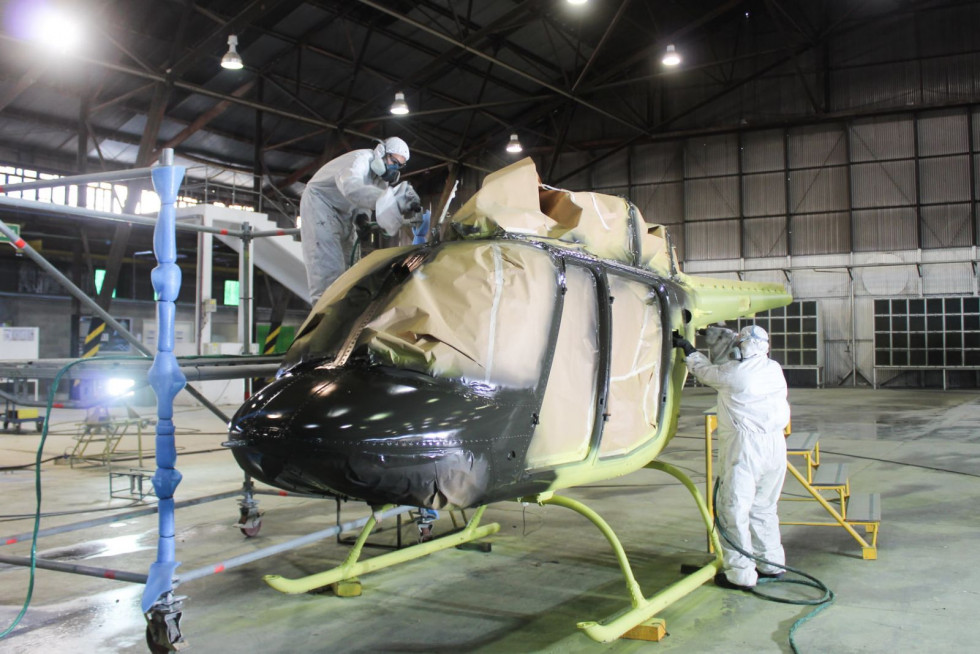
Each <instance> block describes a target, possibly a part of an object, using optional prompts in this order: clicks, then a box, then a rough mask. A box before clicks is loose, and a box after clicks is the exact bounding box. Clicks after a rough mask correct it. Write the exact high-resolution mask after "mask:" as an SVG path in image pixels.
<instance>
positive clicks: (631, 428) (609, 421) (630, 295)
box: [597, 268, 668, 460]
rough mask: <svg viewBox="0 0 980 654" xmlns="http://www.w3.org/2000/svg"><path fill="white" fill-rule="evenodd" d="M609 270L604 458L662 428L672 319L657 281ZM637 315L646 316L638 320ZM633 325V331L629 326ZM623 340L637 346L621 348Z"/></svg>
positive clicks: (601, 439) (601, 440)
mask: <svg viewBox="0 0 980 654" xmlns="http://www.w3.org/2000/svg"><path fill="white" fill-rule="evenodd" d="M605 272H606V280H607V281H606V283H607V288H608V291H609V298H610V301H609V319H610V328H609V341H608V345H607V347H608V349H609V352H610V354H611V357H610V359H609V363H608V366H609V368H608V386H607V392H606V398H605V403H604V406H605V412H606V420H605V421H604V422H603V425H602V433H601V434H600V437H599V442H598V444H597V456H598V458H599V459H600V460H606V459H610V458H614V457H617V456H624V455H627V454H629V453H630V452H632V451H634V450H635V449H636V448H638V447H640V446H641V445H643V444H644V443H645V442H646V441H647V440H648V438H649V437H650V436H651V435H652V434H655V433H656V432H657V430H658V428H659V422H660V419H661V413H662V409H663V406H662V405H663V402H662V395H663V389H664V388H665V384H666V380H665V377H664V374H665V370H666V363H667V360H666V358H665V356H664V350H663V339H664V325H665V324H668V323H667V317H666V315H665V304H664V302H663V299H662V298H661V297H660V293H659V292H658V290H657V282H656V281H655V280H651V279H648V278H643V277H639V276H636V275H631V274H624V272H625V271H624V272H620V271H617V270H615V269H608V268H607V269H606V271H605ZM623 291H626V292H623ZM624 305H631V306H624ZM637 317H641V318H642V319H641V320H639V321H637V320H636V318H637ZM637 326H638V327H639V329H638V330H637V329H635V328H636V327H637ZM630 329H633V332H632V334H631V333H630V332H629V331H625V330H630ZM624 339H625V340H626V344H627V345H632V347H621V346H622V345H623V340H624ZM634 343H635V345H633V344H634ZM637 405H639V406H641V407H642V409H643V412H642V414H638V413H637V412H636V410H635V407H636V406H637ZM638 417H639V419H637V418H638Z"/></svg>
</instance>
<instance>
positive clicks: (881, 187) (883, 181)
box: [851, 160, 915, 208]
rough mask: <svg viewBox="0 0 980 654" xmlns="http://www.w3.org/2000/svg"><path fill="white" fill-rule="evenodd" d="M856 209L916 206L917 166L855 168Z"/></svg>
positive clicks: (894, 163) (853, 195)
mask: <svg viewBox="0 0 980 654" xmlns="http://www.w3.org/2000/svg"><path fill="white" fill-rule="evenodd" d="M851 198H852V200H851V201H852V202H853V205H854V207H855V208H866V207H894V206H899V205H914V204H915V162H914V161H911V160H910V161H886V162H883V163H865V164H854V165H853V166H851Z"/></svg>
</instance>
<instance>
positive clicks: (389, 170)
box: [381, 164, 402, 184]
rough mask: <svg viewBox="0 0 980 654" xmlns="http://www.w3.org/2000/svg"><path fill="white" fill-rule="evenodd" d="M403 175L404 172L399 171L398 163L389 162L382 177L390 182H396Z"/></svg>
mask: <svg viewBox="0 0 980 654" xmlns="http://www.w3.org/2000/svg"><path fill="white" fill-rule="evenodd" d="M401 176H402V174H401V173H400V172H399V167H398V164H388V165H387V166H385V171H384V172H383V173H381V179H383V180H384V181H386V182H388V183H389V184H395V183H396V182H398V178H399V177H401Z"/></svg>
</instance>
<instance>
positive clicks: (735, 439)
mask: <svg viewBox="0 0 980 654" xmlns="http://www.w3.org/2000/svg"><path fill="white" fill-rule="evenodd" d="M738 342H739V350H740V351H741V355H742V360H741V361H728V362H725V363H723V364H721V365H713V364H712V363H710V362H709V361H708V358H707V357H706V356H705V355H703V354H701V353H700V352H694V353H693V354H690V355H688V357H687V368H688V370H690V371H691V374H693V375H694V376H695V377H696V378H697V380H698V381H700V382H701V383H703V384H705V385H707V386H711V387H712V388H714V389H715V390H717V391H718V437H719V446H718V465H719V469H720V470H719V484H720V485H719V488H718V503H717V506H716V507H715V508H716V510H717V511H718V515H719V516H720V518H721V524H722V526H723V527H724V528H725V530H726V531H727V532H728V534H729V536H731V538H732V540H733V541H734V542H735V543H737V544H738V546H739V547H741V548H742V549H743V550H745V551H746V552H751V553H752V554H754V555H755V556H758V557H761V558H763V559H766V560H767V561H772V562H773V563H777V564H783V563H785V562H786V556H785V554H784V552H783V546H782V544H781V542H780V535H779V517H778V516H777V515H776V503H777V501H778V500H779V494H780V492H781V491H782V488H783V479H784V477H785V476H786V437H785V435H784V433H783V429H784V428H785V427H786V425H787V424H788V423H789V418H790V413H789V403H788V402H787V399H786V378H785V377H784V376H783V371H782V368H781V367H780V366H779V364H778V363H777V362H775V361H773V360H772V359H770V358H769V357H768V352H769V337H768V335H767V334H766V332H765V330H763V329H762V328H761V327H758V326H755V325H750V326H749V327H746V328H744V329H742V331H741V332H739V341H738ZM722 553H723V555H724V562H725V576H726V577H727V578H728V581H730V582H731V583H733V584H737V585H739V586H747V587H752V586H755V585H756V582H757V581H758V575H757V573H756V564H755V562H754V561H752V560H751V559H749V558H747V557H745V556H742V555H741V554H739V553H738V552H736V551H735V550H733V549H731V548H730V547H728V544H727V543H726V542H725V541H724V539H722ZM758 569H759V572H762V573H766V574H779V573H781V572H783V569H782V568H779V567H775V566H770V565H765V564H762V563H760V564H759V566H758Z"/></svg>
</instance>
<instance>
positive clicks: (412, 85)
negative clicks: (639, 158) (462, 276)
mask: <svg viewBox="0 0 980 654" xmlns="http://www.w3.org/2000/svg"><path fill="white" fill-rule="evenodd" d="M40 4H43V3H39V2H28V1H27V0H8V1H7V2H6V3H5V5H4V30H3V34H2V46H3V47H2V51H0V154H3V155H4V156H2V157H0V158H2V159H4V160H7V161H10V160H11V159H14V160H16V161H23V162H27V163H32V164H33V165H35V166H38V167H47V168H51V167H52V166H54V167H56V168H58V169H60V170H63V171H64V172H74V171H77V170H81V169H87V170H89V171H93V170H100V169H112V168H119V167H127V166H133V165H142V164H144V163H146V162H148V161H152V160H153V159H155V154H156V153H158V152H159V150H160V149H161V148H164V147H173V148H175V149H176V150H177V152H178V154H179V155H180V156H181V157H183V158H184V159H186V160H187V161H190V162H195V163H198V164H200V163H206V164H209V165H214V166H216V167H217V168H220V169H221V171H222V172H220V173H218V174H217V175H216V179H217V180H218V181H223V182H225V183H234V184H239V185H244V186H247V187H251V186H252V185H253V183H254V180H256V179H260V180H261V184H262V187H263V189H264V190H265V192H266V193H269V192H285V193H286V194H287V195H293V196H295V195H296V194H297V193H298V190H299V188H301V187H300V186H298V183H300V182H303V181H305V180H306V179H308V177H309V175H311V174H312V173H313V172H315V170H316V169H317V168H318V167H319V166H320V165H321V164H322V163H324V162H325V161H327V160H329V159H330V158H332V157H334V156H337V155H338V154H340V153H342V152H344V151H347V150H349V149H353V148H359V147H368V146H370V144H371V142H370V139H372V138H382V137H384V136H388V135H399V136H402V137H403V138H405V139H406V141H408V143H409V145H410V146H411V148H412V151H413V160H412V164H411V167H410V170H409V171H408V172H411V173H414V178H413V182H414V183H415V185H416V186H417V187H420V188H421V189H422V190H423V192H425V191H428V192H438V191H439V189H440V188H441V187H442V184H443V182H444V180H445V178H446V174H445V171H444V169H445V168H446V167H447V166H450V165H454V166H458V167H461V168H463V169H470V170H474V171H489V170H495V169H497V168H499V167H501V166H502V165H505V164H506V163H508V162H509V161H512V160H513V156H512V155H508V154H507V153H506V152H505V151H504V146H505V144H506V142H507V139H508V137H509V135H510V134H511V133H517V134H518V135H519V137H520V140H521V142H522V144H523V145H524V148H525V151H526V152H527V153H530V154H532V155H533V156H535V158H536V159H538V161H539V167H541V168H542V170H543V176H544V177H545V180H546V181H554V182H560V179H561V177H563V176H564V177H567V176H568V175H569V174H572V173H573V172H575V171H569V170H567V169H566V170H564V171H561V170H559V168H558V167H556V164H557V162H558V156H557V155H559V154H568V153H573V154H580V155H582V156H581V157H580V158H579V159H577V161H581V162H582V163H580V164H577V165H578V168H579V169H581V168H583V167H588V166H590V165H593V162H594V161H596V160H597V159H598V158H599V157H600V156H601V155H600V154H598V153H599V152H600V151H606V152H608V151H609V150H610V149H615V148H621V147H625V146H626V145H630V144H634V143H642V142H648V141H651V140H656V139H657V138H663V137H664V136H665V135H670V134H677V133H691V132H696V131H697V130H710V129H718V128H719V127H723V128H724V127H731V126H732V125H735V126H737V125H739V124H742V125H744V124H747V123H748V122H750V121H751V122H753V123H759V122H767V121H768V122H774V121H792V120H794V119H797V118H801V117H810V118H812V117H813V116H819V115H822V114H827V113H829V112H832V111H833V107H832V106H831V103H830V101H829V98H828V95H829V93H828V91H827V88H826V87H827V86H828V84H827V83H826V82H827V80H826V77H827V75H826V72H827V70H828V68H829V67H830V66H831V61H832V58H831V55H830V52H829V51H830V49H831V44H832V43H833V42H834V39H835V38H836V37H839V36H842V35H846V34H847V33H849V32H851V31H854V30H856V29H866V28H867V27H868V26H869V25H879V26H880V32H881V33H882V34H887V33H888V28H889V25H891V24H893V23H894V22H895V21H896V20H903V19H904V20H906V22H907V19H908V17H909V15H910V14H912V13H915V12H927V11H931V10H936V9H940V8H944V7H949V6H950V5H963V4H965V3H963V2H950V1H935V2H928V1H912V0H904V1H903V0H880V1H875V2H870V1H862V0H808V1H802V0H800V1H789V0H721V1H718V0H663V1H658V2H651V1H648V0H590V1H589V2H587V3H586V4H584V5H577V6H575V5H570V4H569V3H568V2H566V0H494V1H484V0H479V1H478V0H421V1H415V0H411V1H409V0H315V1H300V0H252V1H250V2H242V1H240V0H153V1H150V0H90V1H77V2H70V3H66V6H67V7H69V8H70V9H72V10H74V11H76V12H77V14H78V15H79V16H83V17H84V26H85V29H84V34H85V39H84V41H83V42H82V43H81V44H80V45H79V47H78V49H77V50H76V51H75V52H74V53H73V54H68V55H66V56H64V57H62V58H54V57H52V56H50V55H49V54H47V53H42V52H41V51H40V50H39V49H38V47H37V46H36V45H34V44H33V42H31V41H30V40H29V38H28V36H27V35H26V33H25V32H24V31H23V29H22V27H23V26H22V25H21V23H24V22H25V21H24V20H21V19H22V18H23V15H25V14H26V13H27V11H28V8H29V7H30V6H32V5H33V6H37V5H40ZM232 34H234V35H236V36H237V37H238V51H239V52H240V53H241V55H242V57H243V59H244V62H245V68H244V69H242V70H237V71H235V70H225V69H223V68H221V66H220V60H221V57H222V55H223V54H224V53H225V52H226V51H227V49H228V46H227V39H228V36H229V35H232ZM670 44H673V45H675V46H676V48H677V50H678V51H679V52H680V53H681V54H682V56H683V57H684V61H683V63H682V65H681V66H678V67H676V68H673V69H670V68H666V67H664V66H663V65H662V64H661V63H660V58H661V56H662V54H663V52H664V50H665V48H666V47H667V45H670ZM909 56H910V57H914V56H917V55H916V53H915V52H911V53H910V54H909ZM774 76H782V77H783V78H784V79H786V80H787V88H788V89H789V91H788V92H791V93H792V94H793V95H794V96H796V98H797V99H798V101H797V102H793V103H786V102H783V103H778V102H777V103H775V104H773V103H763V102H757V103H755V105H756V107H755V108H754V109H753V108H752V107H751V106H750V107H749V108H748V109H746V108H745V107H743V108H742V109H741V110H740V111H739V112H735V113H732V112H717V111H711V110H710V108H711V106H712V105H713V104H714V103H722V102H728V101H729V100H730V98H731V96H732V95H733V94H736V95H737V94H739V93H743V94H744V93H745V92H746V89H747V88H749V87H748V86H747V85H750V84H752V83H753V82H756V81H757V80H760V79H764V78H766V77H774ZM396 92H402V93H404V94H405V98H406V100H407V102H408V104H409V106H410V108H411V113H410V114H409V115H407V116H393V115H392V114H391V113H389V107H390V105H391V103H392V101H393V99H394V95H395V93H396ZM743 104H746V103H743ZM750 104H751V103H750ZM780 104H782V106H780ZM761 105H765V106H761ZM42 164H46V166H42ZM25 165H26V163H25Z"/></svg>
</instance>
